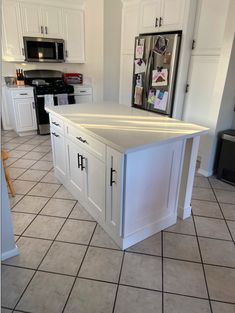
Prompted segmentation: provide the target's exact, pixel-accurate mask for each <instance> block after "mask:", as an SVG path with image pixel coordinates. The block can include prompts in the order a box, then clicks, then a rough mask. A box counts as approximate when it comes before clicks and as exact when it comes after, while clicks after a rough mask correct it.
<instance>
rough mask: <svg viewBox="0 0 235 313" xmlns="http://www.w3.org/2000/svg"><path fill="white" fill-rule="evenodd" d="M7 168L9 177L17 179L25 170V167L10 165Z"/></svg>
mask: <svg viewBox="0 0 235 313" xmlns="http://www.w3.org/2000/svg"><path fill="white" fill-rule="evenodd" d="M8 170H9V172H10V177H11V179H17V178H18V177H19V176H20V175H22V174H23V173H24V172H25V171H26V169H25V168H17V167H11V168H9V169H8Z"/></svg>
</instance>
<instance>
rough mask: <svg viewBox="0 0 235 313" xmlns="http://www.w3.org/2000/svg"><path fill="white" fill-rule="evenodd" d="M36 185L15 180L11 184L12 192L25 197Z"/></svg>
mask: <svg viewBox="0 0 235 313" xmlns="http://www.w3.org/2000/svg"><path fill="white" fill-rule="evenodd" d="M35 185H36V182H31V181H24V180H20V179H17V180H15V181H14V182H13V187H14V190H15V192H16V193H17V194H21V195H25V194H26V193H28V192H29V190H30V189H32V188H33V187H34V186H35Z"/></svg>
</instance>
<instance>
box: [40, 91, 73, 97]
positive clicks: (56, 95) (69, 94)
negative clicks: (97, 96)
mask: <svg viewBox="0 0 235 313" xmlns="http://www.w3.org/2000/svg"><path fill="white" fill-rule="evenodd" d="M65 93H66V92H65ZM66 94H67V95H68V96H69V97H70V96H73V97H75V96H77V95H76V94H74V93H66ZM45 95H46V94H45ZM45 95H36V97H37V98H44V96H45ZM52 95H53V96H54V97H58V95H59V94H55V95H54V94H52Z"/></svg>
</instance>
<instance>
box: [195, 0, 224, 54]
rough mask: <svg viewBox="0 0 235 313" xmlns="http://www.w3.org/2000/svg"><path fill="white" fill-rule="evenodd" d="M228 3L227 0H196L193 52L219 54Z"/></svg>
mask: <svg viewBox="0 0 235 313" xmlns="http://www.w3.org/2000/svg"><path fill="white" fill-rule="evenodd" d="M228 5H229V0H224V1H221V0H198V9H197V17H196V24H195V32H194V40H195V49H194V51H193V54H195V55H219V54H220V49H221V46H222V40H223V35H224V29H225V23H226V17H227V13H228Z"/></svg>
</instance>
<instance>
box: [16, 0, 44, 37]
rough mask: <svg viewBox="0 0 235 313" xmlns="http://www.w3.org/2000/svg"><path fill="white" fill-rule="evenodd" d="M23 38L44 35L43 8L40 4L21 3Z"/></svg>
mask: <svg viewBox="0 0 235 313" xmlns="http://www.w3.org/2000/svg"><path fill="white" fill-rule="evenodd" d="M20 8H21V20H22V29H23V36H33V37H42V36H43V34H44V28H43V21H42V12H41V7H40V6H39V5H38V4H33V3H27V2H21V3H20Z"/></svg>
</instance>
